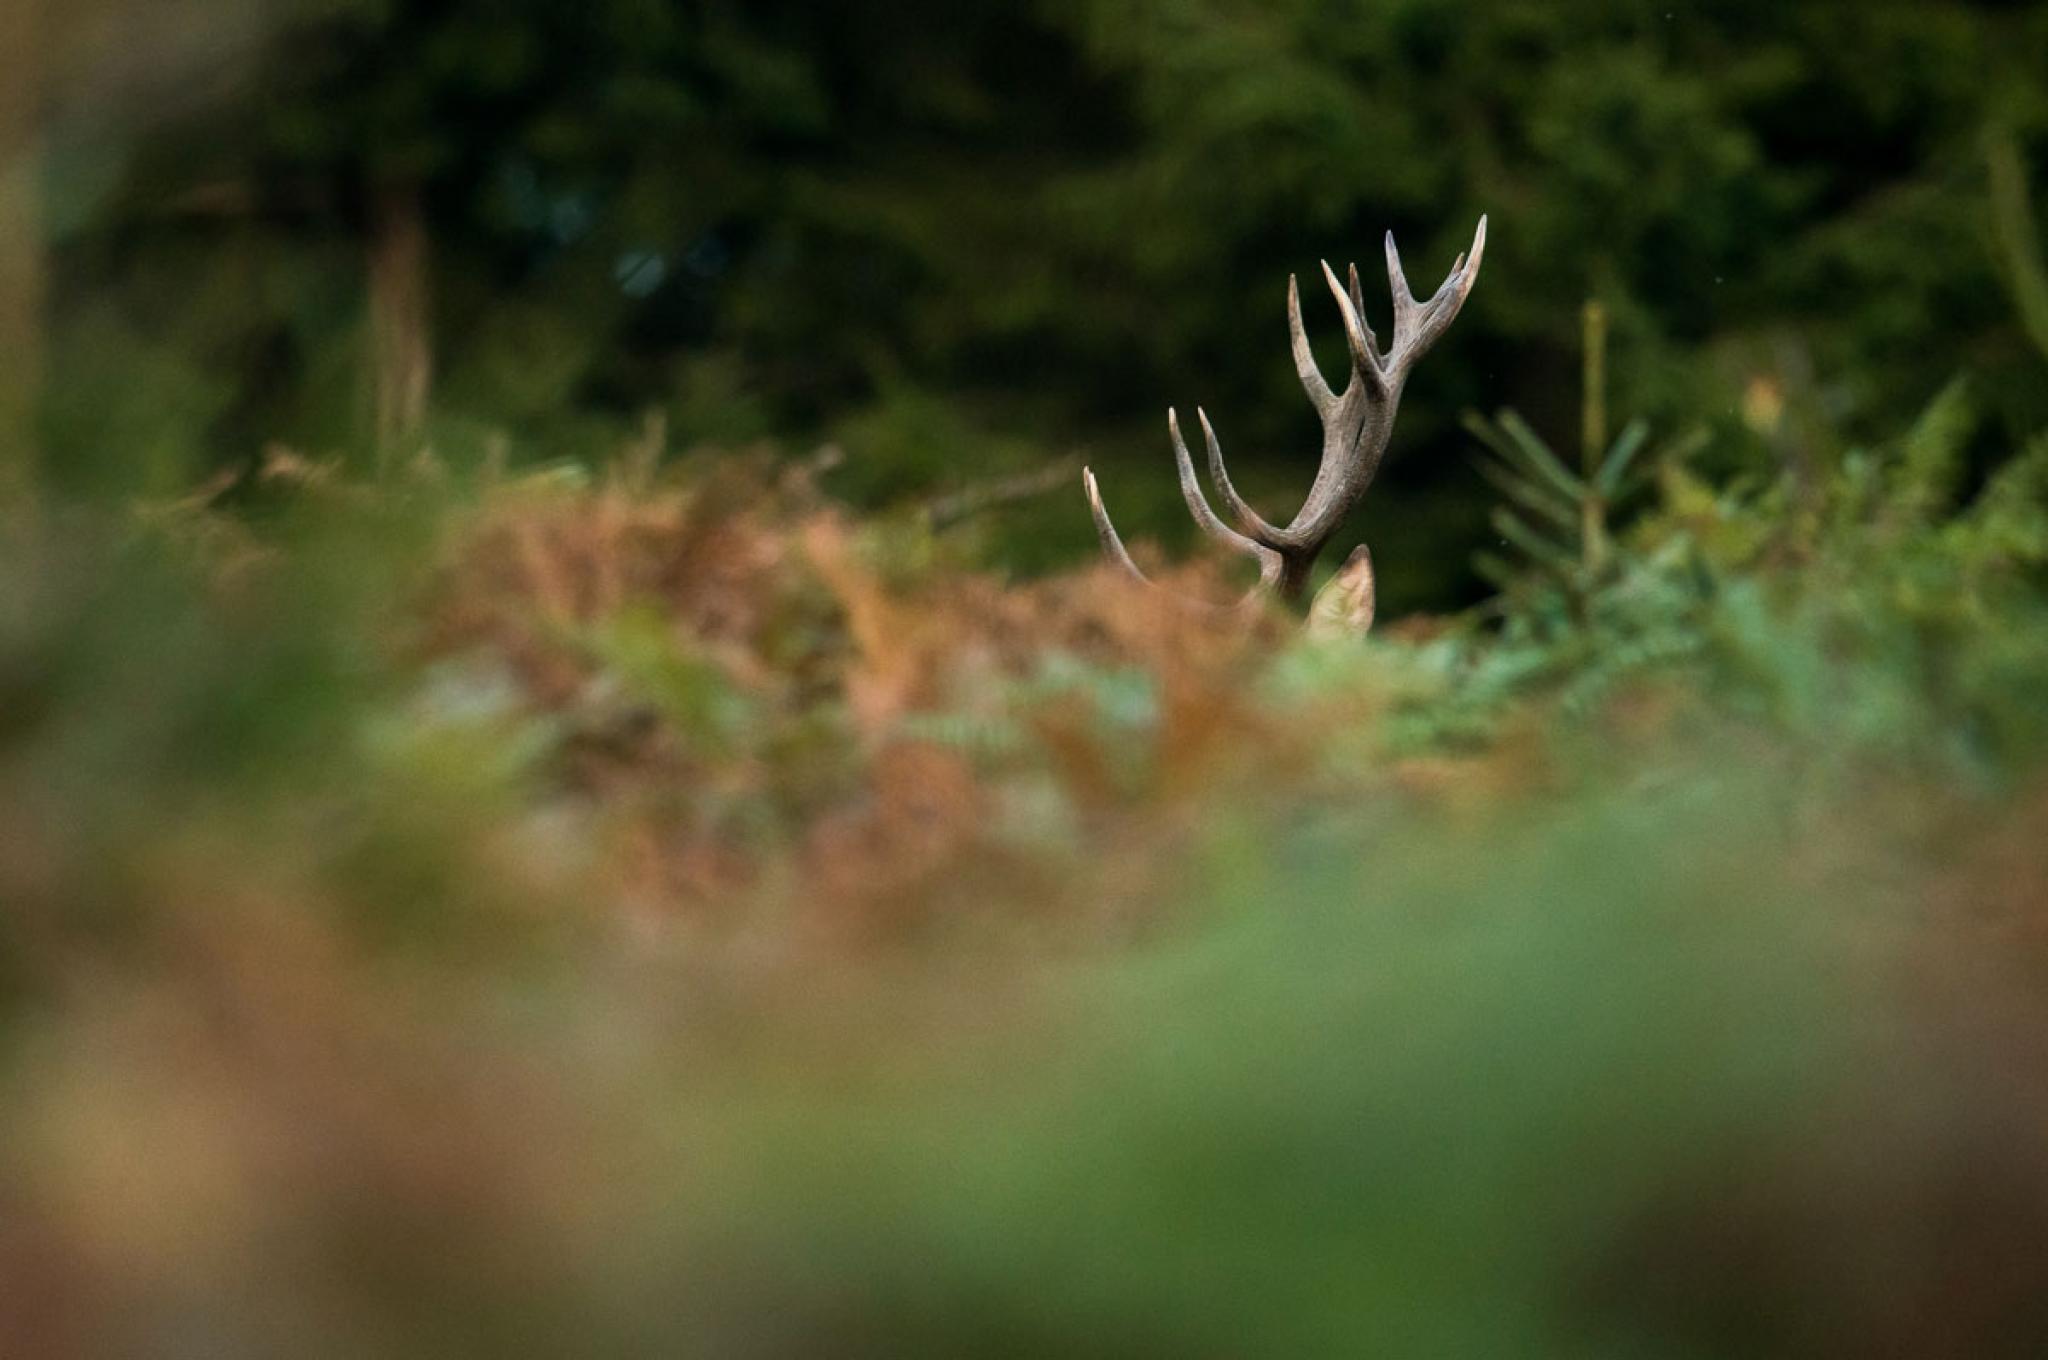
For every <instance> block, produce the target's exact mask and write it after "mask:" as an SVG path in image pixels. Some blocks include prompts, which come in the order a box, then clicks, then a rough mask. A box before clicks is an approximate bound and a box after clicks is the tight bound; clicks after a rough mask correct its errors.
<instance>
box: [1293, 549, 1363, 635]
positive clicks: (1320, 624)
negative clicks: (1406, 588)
mask: <svg viewBox="0 0 2048 1360" xmlns="http://www.w3.org/2000/svg"><path fill="white" fill-rule="evenodd" d="M1377 597H1378V591H1377V589H1376V588H1375V582H1374V580H1373V574H1372V550H1371V549H1369V548H1367V547H1366V546H1365V545H1364V544H1363V543H1361V544H1359V545H1358V546H1357V547H1356V548H1353V549H1352V550H1351V556H1350V557H1348V558H1346V559H1345V560H1344V565H1343V566H1341V567H1339V568H1337V574H1336V575H1335V576H1332V577H1331V578H1330V579H1329V582H1328V583H1327V584H1325V585H1324V586H1323V588H1322V589H1321V590H1319V591H1317V592H1316V598H1315V601H1314V603H1312V604H1310V605H1309V607H1308V635H1309V636H1310V637H1312V638H1315V639H1316V640H1318V641H1323V640H1327V639H1331V638H1346V637H1364V636H1365V634H1366V633H1367V632H1368V631H1369V630H1370V629H1371V628H1372V616H1373V609H1374V607H1375V605H1376V604H1377V603H1378V598H1377Z"/></svg>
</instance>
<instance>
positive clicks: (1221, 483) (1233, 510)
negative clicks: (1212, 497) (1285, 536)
mask: <svg viewBox="0 0 2048 1360" xmlns="http://www.w3.org/2000/svg"><path fill="white" fill-rule="evenodd" d="M1169 414H1170V413H1169ZM1195 418H1196V419H1198V420H1200V421H1201V422H1202V439H1203V442H1204V443H1206V444H1207V445H1208V446H1209V480H1211V481H1213V482H1214V483H1216V493H1217V494H1218V495H1220V496H1222V497H1223V508H1224V509H1226V510H1228V511H1229V512H1230V514H1231V516H1232V518H1234V519H1236V520H1237V522H1238V524H1239V525H1240V526H1241V527H1242V528H1243V529H1244V531H1245V532H1246V533H1247V534H1249V535H1251V537H1252V538H1253V539H1254V540H1256V541H1257V543H1258V545H1259V546H1260V547H1264V548H1271V547H1272V545H1273V536H1274V535H1275V534H1277V533H1279V532H1280V531H1279V530H1278V529H1275V528H1274V527H1273V526H1272V525H1271V524H1268V523H1267V522H1266V520H1265V519H1264V518H1263V517H1262V516H1261V515H1260V514H1259V512H1258V511H1256V510H1254V509H1252V507H1251V506H1250V505H1249V504H1247V503H1246V501H1245V499H1244V497H1242V496H1240V495H1238V494H1237V488H1236V487H1235V486H1232V485H1231V482H1230V472H1229V470H1228V469H1226V468H1225V467H1224V466H1223V445H1222V444H1221V443H1220V442H1218V441H1217V438H1216V427H1215V426H1213V425H1211V424H1210V423H1209V413H1208V412H1207V411H1204V410H1203V409H1202V408H1201V407H1199V406H1197V407H1196V408H1195ZM1173 443H1174V448H1175V449H1176V450H1179V451H1181V453H1182V462H1181V467H1182V468H1183V469H1184V471H1183V475H1182V483H1181V484H1182V486H1183V488H1185V487H1186V486H1188V485H1189V480H1188V476H1187V471H1186V470H1187V462H1186V456H1185V450H1186V446H1185V445H1183V444H1182V443H1181V438H1180V425H1179V423H1178V422H1175V423H1174V427H1173Z"/></svg>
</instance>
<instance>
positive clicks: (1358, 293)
mask: <svg viewBox="0 0 2048 1360" xmlns="http://www.w3.org/2000/svg"><path fill="white" fill-rule="evenodd" d="M1350 284H1351V306H1352V309H1353V310H1354V311H1356V312H1357V313H1358V324H1359V325H1361V326H1363V327H1364V328H1365V348H1366V350H1367V351H1368V352H1369V353H1370V354H1371V355H1372V357H1373V361H1374V362H1375V363H1378V362H1380V361H1381V360H1382V359H1383V357H1384V356H1383V355H1382V354H1381V353H1380V338H1379V337H1378V336H1377V335H1374V334H1373V331H1372V322H1370V321H1368V320H1366V319H1365V289H1364V288H1363V287H1362V286H1360V284H1359V282H1358V266H1357V264H1355V263H1354V264H1353V265H1352V266H1351V278H1350Z"/></svg>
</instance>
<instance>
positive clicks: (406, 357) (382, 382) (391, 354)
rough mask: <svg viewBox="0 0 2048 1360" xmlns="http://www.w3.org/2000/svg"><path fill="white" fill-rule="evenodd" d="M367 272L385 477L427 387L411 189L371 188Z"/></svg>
mask: <svg viewBox="0 0 2048 1360" xmlns="http://www.w3.org/2000/svg"><path fill="white" fill-rule="evenodd" d="M0 2H4V0H0ZM369 273H370V348H371V361H370V362H371V368H372V382H373V383H374V384H375V396H374V400H375V403H376V436H377V459H378V467H379V471H380V472H388V471H390V470H391V469H392V468H393V467H394V466H395V465H396V464H397V463H398V462H399V461H400V460H401V459H404V458H406V457H409V456H410V455H412V454H414V453H417V452H418V451H419V450H418V447H417V445H418V441H419V438H420V431H421V428H422V427H423V426H424V425H425V423H426V418H427V399H428V397H429V396H430V395H431V393H432V391H433V386H434V331H433V317H432V309H431V303H430V298H429V291H430V289H431V286H432V283H431V279H430V277H429V271H428V242H427V222H426V213H425V210H424V209H423V207H422V206H421V203H420V193H419V188H418V186H417V185H412V184H400V185H386V186H383V187H382V188H380V189H378V190H377V191H376V194H375V198H374V201H373V202H372V204H371V218H370V260H369Z"/></svg>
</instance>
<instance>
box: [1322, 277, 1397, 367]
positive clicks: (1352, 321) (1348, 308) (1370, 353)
mask: <svg viewBox="0 0 2048 1360" xmlns="http://www.w3.org/2000/svg"><path fill="white" fill-rule="evenodd" d="M1323 280H1324V281H1325V282H1326V283H1328V284H1329V285H1330V295H1331V296H1332V297H1334V298H1336V299H1337V310H1338V311H1339V312H1340V313H1342V314H1343V317H1344V339H1345V340H1346V341H1347V342H1349V344H1350V346H1351V368H1352V371H1353V372H1354V373H1362V374H1364V375H1365V376H1366V378H1367V380H1368V381H1370V382H1371V383H1372V385H1373V386H1374V388H1375V389H1379V388H1384V387H1385V385H1386V381H1385V375H1384V374H1383V373H1381V371H1380V361H1379V354H1378V350H1379V346H1378V345H1376V344H1375V343H1373V342H1372V341H1371V340H1368V339H1367V338H1366V330H1365V322H1364V320H1363V319H1362V318H1361V317H1360V316H1359V314H1358V309H1357V308H1356V307H1353V306H1352V305H1351V294H1349V293H1348V292H1346V291H1345V290H1344V285H1343V284H1341V283H1339V282H1337V275H1336V272H1335V271H1334V270H1332V269H1331V268H1330V262H1329V261H1328V260H1324V261H1323Z"/></svg>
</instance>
